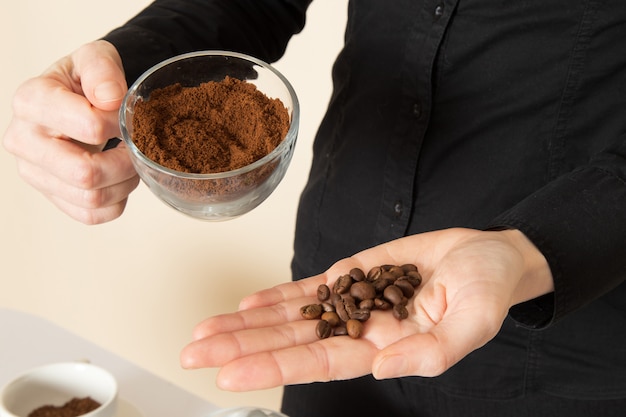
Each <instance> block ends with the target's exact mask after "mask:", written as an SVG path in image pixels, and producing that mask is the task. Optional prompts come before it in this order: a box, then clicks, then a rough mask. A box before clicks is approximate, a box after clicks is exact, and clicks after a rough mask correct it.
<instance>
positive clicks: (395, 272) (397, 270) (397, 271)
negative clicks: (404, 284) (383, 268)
mask: <svg viewBox="0 0 626 417" xmlns="http://www.w3.org/2000/svg"><path fill="white" fill-rule="evenodd" d="M389 273H390V274H391V275H392V276H393V277H394V278H400V277H401V276H402V275H404V274H405V272H404V270H403V269H402V268H401V267H399V266H395V265H394V266H392V267H391V268H389Z"/></svg>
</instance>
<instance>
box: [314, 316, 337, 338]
mask: <svg viewBox="0 0 626 417" xmlns="http://www.w3.org/2000/svg"><path fill="white" fill-rule="evenodd" d="M332 332H333V328H332V326H331V325H330V323H328V322H327V321H326V320H320V321H318V322H317V326H316V327H315V333H316V334H317V337H319V338H320V339H326V338H327V337H329V336H330V335H331V334H332Z"/></svg>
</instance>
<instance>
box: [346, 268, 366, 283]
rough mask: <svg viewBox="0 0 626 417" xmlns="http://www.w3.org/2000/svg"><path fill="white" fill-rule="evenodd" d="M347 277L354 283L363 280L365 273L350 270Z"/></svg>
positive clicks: (357, 269) (360, 270)
mask: <svg viewBox="0 0 626 417" xmlns="http://www.w3.org/2000/svg"><path fill="white" fill-rule="evenodd" d="M349 275H350V278H352V279H353V280H354V281H355V282H360V281H363V280H365V272H363V270H362V269H361V268H352V269H351V270H350V274H349Z"/></svg>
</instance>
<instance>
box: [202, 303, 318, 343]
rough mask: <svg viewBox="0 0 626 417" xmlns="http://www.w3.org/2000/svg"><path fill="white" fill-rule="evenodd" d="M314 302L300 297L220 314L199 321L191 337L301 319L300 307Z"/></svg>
mask: <svg viewBox="0 0 626 417" xmlns="http://www.w3.org/2000/svg"><path fill="white" fill-rule="evenodd" d="M313 302H315V299H314V298H313V297H300V298H293V299H290V300H286V301H284V302H282V303H278V304H274V305H269V306H266V307H259V308H255V309H250V310H243V311H239V312H236V313H229V314H221V315H219V316H215V317H211V318H208V319H206V320H204V321H202V322H201V323H199V324H198V325H197V326H196V327H195V329H194V331H193V339H194V340H198V339H202V338H206V337H208V336H212V335H215V334H219V333H229V332H235V331H238V330H244V329H254V328H263V327H270V326H276V325H281V324H284V323H287V322H292V321H299V320H302V316H301V315H300V307H302V306H303V305H306V304H310V303H313Z"/></svg>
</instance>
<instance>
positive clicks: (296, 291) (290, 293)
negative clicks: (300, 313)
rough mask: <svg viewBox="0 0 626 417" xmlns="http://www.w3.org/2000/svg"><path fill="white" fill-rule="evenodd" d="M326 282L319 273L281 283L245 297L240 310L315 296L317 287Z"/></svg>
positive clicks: (323, 276)
mask: <svg viewBox="0 0 626 417" xmlns="http://www.w3.org/2000/svg"><path fill="white" fill-rule="evenodd" d="M324 283H326V276H325V275H317V276H315V277H311V278H306V279H302V280H299V281H294V282H287V283H284V284H279V285H276V286H274V287H272V288H268V289H265V290H261V291H258V292H256V293H254V294H251V295H249V296H247V297H245V298H243V299H242V300H241V302H240V303H239V310H248V309H252V308H258V307H263V306H269V305H274V304H278V303H281V302H284V301H287V300H291V299H294V298H301V297H311V296H315V295H316V294H317V287H319V285H320V284H324Z"/></svg>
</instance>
